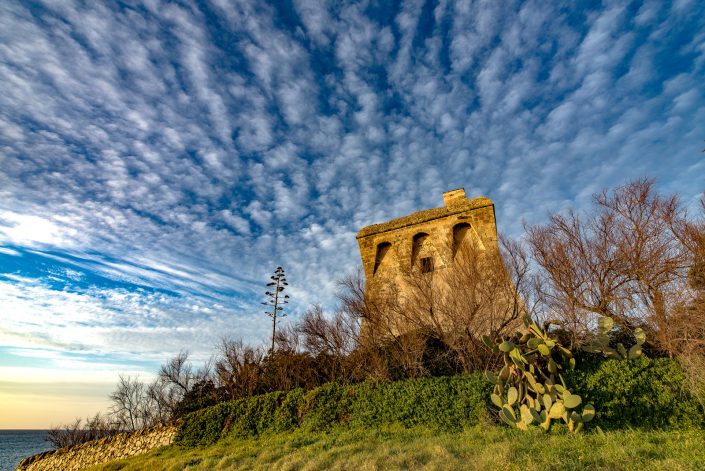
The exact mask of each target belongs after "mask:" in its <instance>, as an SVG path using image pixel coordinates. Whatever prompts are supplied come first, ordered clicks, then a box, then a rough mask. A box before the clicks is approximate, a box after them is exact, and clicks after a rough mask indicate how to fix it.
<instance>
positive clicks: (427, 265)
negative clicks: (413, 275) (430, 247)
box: [421, 257, 433, 273]
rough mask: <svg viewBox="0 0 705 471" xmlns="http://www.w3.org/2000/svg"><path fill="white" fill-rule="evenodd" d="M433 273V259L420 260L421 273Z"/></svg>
mask: <svg viewBox="0 0 705 471" xmlns="http://www.w3.org/2000/svg"><path fill="white" fill-rule="evenodd" d="M432 271H433V257H424V258H422V259H421V273H430V272H432Z"/></svg>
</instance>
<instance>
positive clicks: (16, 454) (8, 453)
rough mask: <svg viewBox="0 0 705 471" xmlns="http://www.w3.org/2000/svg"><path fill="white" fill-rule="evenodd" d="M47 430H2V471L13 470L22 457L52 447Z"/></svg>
mask: <svg viewBox="0 0 705 471" xmlns="http://www.w3.org/2000/svg"><path fill="white" fill-rule="evenodd" d="M46 436H47V430H22V429H18V430H10V429H8V430H0V471H13V470H14V469H15V468H16V467H17V465H18V464H19V463H20V460H22V458H25V457H27V456H31V455H35V454H37V453H41V452H43V451H48V450H51V449H52V446H51V444H50V443H49V442H48V441H47V440H46Z"/></svg>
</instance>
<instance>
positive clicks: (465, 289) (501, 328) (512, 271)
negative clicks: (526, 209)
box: [399, 238, 531, 371]
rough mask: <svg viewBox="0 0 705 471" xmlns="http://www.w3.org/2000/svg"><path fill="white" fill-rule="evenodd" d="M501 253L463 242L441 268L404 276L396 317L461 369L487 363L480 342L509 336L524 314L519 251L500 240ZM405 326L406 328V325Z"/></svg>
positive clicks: (526, 278)
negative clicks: (445, 352)
mask: <svg viewBox="0 0 705 471" xmlns="http://www.w3.org/2000/svg"><path fill="white" fill-rule="evenodd" d="M500 243H501V251H498V250H495V249H492V248H489V249H483V248H482V247H480V246H479V245H477V244H474V243H469V244H465V245H463V246H462V247H460V248H459V249H457V250H456V251H455V256H454V258H453V260H452V261H449V262H448V265H447V266H446V267H445V268H442V269H439V270H436V271H432V272H427V273H423V272H422V271H421V270H412V271H411V272H410V273H409V275H408V276H407V277H406V278H405V282H406V285H407V286H406V289H404V293H405V299H404V300H403V303H402V304H403V308H402V309H401V310H400V312H399V315H400V317H401V318H403V319H404V321H405V322H406V324H407V326H410V327H413V331H416V332H425V333H426V334H427V335H429V336H431V337H433V338H436V339H438V340H439V341H440V342H442V343H443V344H445V345H447V346H448V347H449V348H450V349H451V350H452V351H453V352H454V353H455V354H456V356H457V359H458V361H460V363H461V365H462V367H463V369H464V370H465V371H473V370H476V369H483V368H484V367H486V366H487V362H491V361H493V358H492V357H491V356H490V355H488V352H487V351H486V349H485V348H484V347H483V346H482V343H481V341H480V338H481V336H482V335H485V334H489V335H491V336H494V337H499V336H502V335H506V334H510V333H513V332H514V330H515V329H516V328H517V327H518V326H519V324H520V320H521V318H522V317H523V316H525V315H527V314H529V313H528V311H527V307H526V303H525V302H524V300H523V297H525V296H528V294H529V290H528V286H529V282H530V279H531V277H530V273H529V261H528V255H527V253H526V251H525V250H524V249H523V247H522V246H521V245H519V244H517V243H514V242H510V241H509V240H507V239H505V238H501V239H500ZM407 328H408V327H407Z"/></svg>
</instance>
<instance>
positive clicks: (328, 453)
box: [91, 425, 705, 471]
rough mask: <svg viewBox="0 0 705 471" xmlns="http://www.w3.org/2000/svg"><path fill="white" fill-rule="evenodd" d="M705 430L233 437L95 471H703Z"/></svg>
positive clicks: (488, 428)
mask: <svg viewBox="0 0 705 471" xmlns="http://www.w3.org/2000/svg"><path fill="white" fill-rule="evenodd" d="M703 443H705V431H703V430H689V431H637V430H624V431H610V432H605V433H602V432H600V431H599V430H598V431H594V430H593V431H590V432H588V433H583V434H579V435H575V436H572V435H568V434H565V433H560V432H558V433H552V434H549V435H546V434H542V433H541V432H539V431H538V430H536V431H531V432H519V431H516V430H510V429H508V428H505V427H499V426H496V425H481V426H477V427H474V428H471V429H468V430H465V431H462V432H454V433H453V432H445V433H439V432H437V431H433V430H429V429H427V428H423V427H414V428H401V427H384V428H377V429H353V430H343V429H335V430H332V431H329V432H305V431H303V430H295V431H293V432H289V433H280V434H265V435H261V436H259V437H257V438H236V437H228V438H226V439H224V440H221V441H219V442H217V443H216V444H214V445H211V446H208V447H205V448H192V449H185V448H180V447H177V446H170V447H165V448H161V449H158V450H155V451H153V452H151V453H148V454H146V455H142V456H137V457H134V458H131V459H128V460H122V461H115V462H112V463H109V464H107V465H104V466H99V467H95V468H91V469H94V470H105V471H108V470H110V471H116V470H125V471H127V470H144V469H150V470H151V469H163V470H182V469H189V470H211V469H247V470H258V469H261V470H269V469H282V470H316V469H321V470H323V469H326V470H327V469H340V470H357V469H363V470H364V469H369V470H375V469H488V470H489V469H492V470H494V469H503V470H505V469H506V470H512V469H516V470H542V471H543V470H546V469H562V470H582V469H600V470H621V469H649V470H652V469H663V470H669V471H670V470H679V469H705V447H703Z"/></svg>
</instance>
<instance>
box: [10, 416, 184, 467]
mask: <svg viewBox="0 0 705 471" xmlns="http://www.w3.org/2000/svg"><path fill="white" fill-rule="evenodd" d="M176 430H177V427H176V426H175V425H167V426H161V427H155V428H151V429H144V430H138V431H136V432H132V433H121V434H118V435H114V436H111V437H106V438H101V439H100V440H94V441H91V442H86V443H83V444H81V445H76V446H71V447H66V448H61V449H60V450H53V451H47V452H44V453H39V454H38V455H34V456H30V457H28V458H25V459H23V460H22V461H21V462H20V464H19V466H18V467H17V470H18V471H20V470H21V471H24V470H27V471H30V470H46V471H54V470H56V471H60V470H61V471H63V470H66V471H68V470H75V469H83V468H88V467H90V466H94V465H97V464H102V463H106V462H108V461H112V460H117V459H121V458H128V457H130V456H135V455H141V454H142V453H147V452H148V451H150V450H153V449H155V448H159V447H163V446H167V445H171V443H172V442H173V441H174V437H175V436H176Z"/></svg>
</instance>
